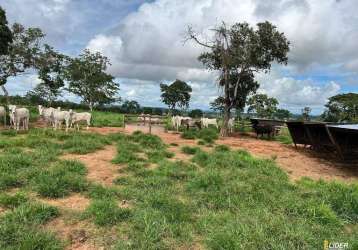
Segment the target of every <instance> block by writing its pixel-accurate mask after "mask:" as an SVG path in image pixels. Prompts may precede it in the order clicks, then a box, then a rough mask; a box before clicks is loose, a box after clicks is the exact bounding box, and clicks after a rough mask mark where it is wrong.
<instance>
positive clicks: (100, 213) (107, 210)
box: [84, 199, 131, 226]
mask: <svg viewBox="0 0 358 250" xmlns="http://www.w3.org/2000/svg"><path fill="white" fill-rule="evenodd" d="M130 216H131V211H130V210H129V209H127V208H120V207H119V206H118V204H117V202H116V201H115V200H111V199H106V200H94V201H93V202H92V203H91V204H90V206H89V207H88V208H87V209H86V211H85V212H84V218H90V219H92V220H93V222H94V223H95V224H96V225H98V226H111V225H115V224H117V223H119V222H122V221H125V220H127V219H128V218H130Z"/></svg>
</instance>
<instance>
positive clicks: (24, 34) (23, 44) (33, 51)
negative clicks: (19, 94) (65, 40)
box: [0, 23, 44, 99]
mask: <svg viewBox="0 0 358 250" xmlns="http://www.w3.org/2000/svg"><path fill="white" fill-rule="evenodd" d="M11 33H12V36H13V38H12V42H11V43H10V44H9V46H8V51H7V53H5V54H3V55H0V86H1V88H2V90H3V92H4V94H5V96H6V97H8V95H9V93H8V91H7V90H6V88H5V84H6V83H7V80H8V78H9V77H14V76H17V75H19V74H21V73H24V72H25V71H26V69H28V68H31V67H34V66H35V64H36V60H37V58H38V55H39V52H40V46H41V44H40V42H41V39H42V38H43V37H44V34H43V33H42V31H41V30H40V29H38V28H28V29H26V28H25V27H24V26H22V25H21V24H18V23H15V24H13V25H12V27H11ZM7 99H8V98H7Z"/></svg>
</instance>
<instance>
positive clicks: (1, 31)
mask: <svg viewBox="0 0 358 250" xmlns="http://www.w3.org/2000/svg"><path fill="white" fill-rule="evenodd" d="M11 43H12V33H11V30H10V28H9V26H8V23H7V19H6V13H5V10H3V9H2V8H1V7H0V55H5V54H7V52H8V49H9V45H10V44H11Z"/></svg>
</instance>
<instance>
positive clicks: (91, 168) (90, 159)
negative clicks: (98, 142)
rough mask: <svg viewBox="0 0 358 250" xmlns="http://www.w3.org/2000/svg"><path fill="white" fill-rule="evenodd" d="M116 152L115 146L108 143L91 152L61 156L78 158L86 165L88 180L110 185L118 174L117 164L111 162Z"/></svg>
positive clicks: (63, 157)
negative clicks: (102, 147)
mask: <svg viewBox="0 0 358 250" xmlns="http://www.w3.org/2000/svg"><path fill="white" fill-rule="evenodd" d="M116 154H117V149H116V146H114V145H109V146H106V147H105V148H104V149H101V150H98V151H96V152H93V153H89V154H85V155H77V154H67V155H64V156H62V157H61V158H62V159H67V160H69V159H71V160H79V161H80V162H82V163H83V164H85V165H86V167H87V170H88V174H87V178H88V179H89V180H91V181H94V182H97V183H100V184H103V185H106V186H110V185H112V184H113V180H114V179H116V178H117V177H118V175H119V173H118V169H119V167H118V165H115V164H113V163H112V162H111V161H112V160H113V158H114V157H115V155H116Z"/></svg>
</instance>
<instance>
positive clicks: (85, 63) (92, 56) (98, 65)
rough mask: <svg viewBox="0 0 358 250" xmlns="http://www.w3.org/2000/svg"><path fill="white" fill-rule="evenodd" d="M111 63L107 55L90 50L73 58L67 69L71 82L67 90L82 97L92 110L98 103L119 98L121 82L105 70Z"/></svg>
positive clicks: (107, 102) (67, 77)
mask: <svg viewBox="0 0 358 250" xmlns="http://www.w3.org/2000/svg"><path fill="white" fill-rule="evenodd" d="M108 65H110V62H109V60H108V58H107V57H105V56H103V55H101V53H99V52H96V53H91V52H90V51H89V50H87V49H86V50H84V52H83V53H82V54H81V55H79V56H78V57H76V58H74V59H71V60H70V62H69V65H68V66H67V69H66V79H67V80H68V82H69V85H68V88H67V90H68V91H69V92H71V93H73V94H75V95H78V96H79V97H81V98H82V100H83V102H84V103H86V104H87V105H88V106H89V108H90V110H91V111H92V110H93V107H94V106H95V105H97V104H99V105H101V104H109V103H112V102H115V101H117V100H118V98H116V94H117V92H118V90H119V84H118V83H116V82H114V77H113V76H112V75H110V74H107V73H106V72H105V71H106V69H107V67H108Z"/></svg>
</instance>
